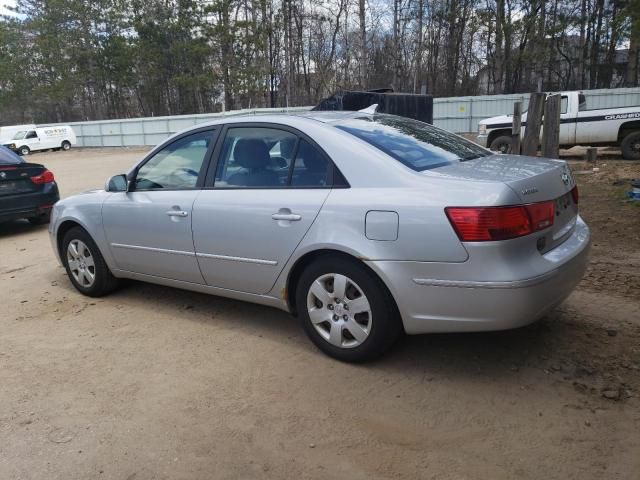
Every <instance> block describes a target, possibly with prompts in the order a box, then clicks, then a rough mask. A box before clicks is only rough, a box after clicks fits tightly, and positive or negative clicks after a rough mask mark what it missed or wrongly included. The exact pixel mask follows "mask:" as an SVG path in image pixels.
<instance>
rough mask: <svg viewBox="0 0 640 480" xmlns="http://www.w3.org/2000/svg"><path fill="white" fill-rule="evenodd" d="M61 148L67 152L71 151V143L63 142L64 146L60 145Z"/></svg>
mask: <svg viewBox="0 0 640 480" xmlns="http://www.w3.org/2000/svg"><path fill="white" fill-rule="evenodd" d="M60 147H61V148H62V150H64V151H65V152H66V151H68V150H70V149H71V143H69V142H67V141H66V140H65V141H64V142H62V144H61V145H60Z"/></svg>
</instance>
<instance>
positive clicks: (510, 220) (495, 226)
mask: <svg viewBox="0 0 640 480" xmlns="http://www.w3.org/2000/svg"><path fill="white" fill-rule="evenodd" d="M445 212H446V214H447V217H448V218H449V221H450V222H451V225H452V226H453V228H454V230H455V231H456V233H457V234H458V238H460V240H462V241H463V242H487V241H493V240H508V239H510V238H516V237H522V236H524V235H529V234H530V233H533V232H537V231H538V230H544V229H545V228H548V227H550V226H552V225H553V219H554V216H555V215H554V213H555V206H554V202H541V203H531V204H528V205H517V206H510V207H447V208H445Z"/></svg>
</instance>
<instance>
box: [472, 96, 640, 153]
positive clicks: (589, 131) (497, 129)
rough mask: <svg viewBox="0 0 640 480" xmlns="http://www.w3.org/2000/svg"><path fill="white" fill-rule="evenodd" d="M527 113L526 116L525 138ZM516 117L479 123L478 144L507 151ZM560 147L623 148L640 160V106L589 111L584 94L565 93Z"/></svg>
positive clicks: (486, 120)
mask: <svg viewBox="0 0 640 480" xmlns="http://www.w3.org/2000/svg"><path fill="white" fill-rule="evenodd" d="M526 119H527V114H526V112H525V113H523V114H522V126H523V128H522V132H521V134H522V135H524V130H525V128H524V127H525V125H526ZM511 124H512V115H501V116H499V117H491V118H487V119H485V120H481V121H480V122H479V123H478V142H479V143H480V144H482V145H484V146H487V147H489V148H490V149H491V150H495V151H500V152H507V150H508V149H509V145H510V144H511ZM560 145H561V146H562V147H565V148H568V147H573V146H575V145H586V146H602V145H619V146H620V149H621V150H622V156H623V158H626V159H628V160H640V106H637V107H624V108H605V109H597V110H589V109H588V105H587V101H586V97H585V95H584V94H583V93H582V92H562V93H561V106H560Z"/></svg>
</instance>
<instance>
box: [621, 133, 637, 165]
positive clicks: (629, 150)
mask: <svg viewBox="0 0 640 480" xmlns="http://www.w3.org/2000/svg"><path fill="white" fill-rule="evenodd" d="M620 149H621V150H622V158H624V159H625V160H640V132H632V133H630V134H629V135H627V136H626V137H624V139H623V140H622V143H621V144H620Z"/></svg>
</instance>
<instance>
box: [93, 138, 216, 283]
mask: <svg viewBox="0 0 640 480" xmlns="http://www.w3.org/2000/svg"><path fill="white" fill-rule="evenodd" d="M215 138H216V131H215V130H213V129H203V130H200V131H197V132H195V133H190V134H185V135H183V136H181V137H179V138H178V139H175V140H174V141H172V142H171V143H170V144H168V145H166V146H165V147H164V148H162V149H160V150H159V151H157V152H156V153H154V154H153V155H152V156H151V157H149V158H148V159H146V160H145V162H144V163H143V164H142V165H141V166H140V167H139V168H138V169H137V172H136V173H135V175H134V178H132V182H133V191H129V192H118V193H113V194H112V195H111V196H110V197H109V198H108V199H107V200H106V201H105V203H104V205H103V209H102V220H103V224H104V230H105V234H106V237H107V239H108V242H109V247H110V249H111V253H112V255H113V257H114V259H115V261H116V264H117V267H118V268H119V269H121V270H125V271H128V272H134V273H140V274H145V275H153V276H157V277H162V278H169V279H172V280H181V281H185V282H190V283H200V284H201V283H203V279H202V275H201V274H200V270H199V268H198V262H197V261H196V258H195V252H194V249H193V237H192V233H191V220H192V207H193V202H194V200H195V199H196V197H197V196H198V194H199V193H200V189H201V186H202V182H203V180H204V171H205V169H206V166H207V164H208V160H209V157H210V155H211V152H212V151H213V145H214V143H215Z"/></svg>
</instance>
